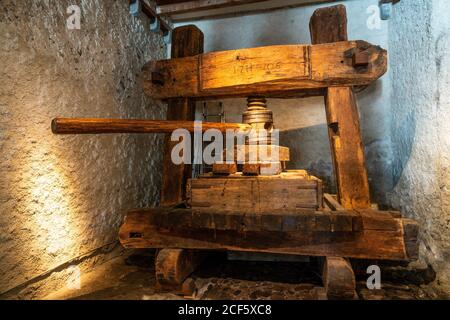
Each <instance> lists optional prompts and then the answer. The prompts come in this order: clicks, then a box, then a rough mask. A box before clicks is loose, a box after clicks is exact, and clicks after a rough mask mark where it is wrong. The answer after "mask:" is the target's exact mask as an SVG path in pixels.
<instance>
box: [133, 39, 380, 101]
mask: <svg viewBox="0 0 450 320" xmlns="http://www.w3.org/2000/svg"><path fill="white" fill-rule="evenodd" d="M360 51H364V52H365V53H366V54H367V57H368V60H369V63H368V65H367V66H365V67H357V68H355V67H354V66H353V55H354V53H355V52H360ZM386 69H387V53H386V51H385V50H383V49H382V48H380V47H378V46H373V45H371V44H369V43H367V42H364V41H343V42H339V43H330V44H321V45H313V46H311V45H284V46H267V47H258V48H250V49H238V50H230V51H221V52H211V53H207V54H202V55H198V56H195V57H188V58H180V59H170V60H160V61H150V62H149V63H147V64H146V65H145V66H144V68H143V71H142V74H141V79H142V85H143V88H144V90H145V92H146V93H147V94H148V95H150V96H152V97H154V98H159V99H166V98H172V97H195V98H197V99H199V98H213V97H232V96H246V95H250V94H263V95H265V96H280V95H281V94H283V93H284V94H287V95H288V96H290V97H292V96H294V95H295V93H298V95H300V96H302V95H308V92H307V91H311V93H310V94H311V95H317V94H320V93H321V91H320V90H321V89H324V88H326V87H329V86H339V85H367V84H369V83H371V82H373V81H375V80H376V79H378V78H379V77H381V76H382V75H383V74H384V73H385V72H386ZM154 73H157V74H158V75H159V76H158V79H157V81H156V80H155V79H154V77H153V78H152V74H154ZM161 78H162V79H163V80H162V81H161ZM305 90H306V91H305Z"/></svg>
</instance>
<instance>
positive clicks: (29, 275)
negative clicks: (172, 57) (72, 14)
mask: <svg viewBox="0 0 450 320" xmlns="http://www.w3.org/2000/svg"><path fill="white" fill-rule="evenodd" d="M71 4H79V5H80V7H81V16H82V18H81V30H68V29H67V27H66V19H67V17H68V15H67V14H66V8H67V7H68V6H69V5H71ZM128 10H129V8H128V3H127V1H112V0H108V1H104V0H90V1H68V0H61V1H60V0H58V1H50V0H38V1H13V0H2V1H0V83H1V86H0V156H1V161H0V293H4V292H5V291H8V290H9V289H11V288H13V287H16V286H18V285H20V284H22V283H24V282H26V281H27V280H30V279H33V278H35V277H37V276H39V275H43V274H45V272H47V271H48V270H52V269H53V268H57V267H58V266H60V265H61V264H64V263H65V262H67V261H70V260H71V259H74V258H76V257H79V256H82V255H84V254H89V253H90V252H91V251H92V250H94V249H96V248H99V247H102V246H105V245H107V244H109V243H111V242H114V241H115V240H116V239H117V232H118V227H119V225H120V223H121V221H122V218H123V214H124V213H125V212H126V210H128V209H130V208H133V207H137V206H144V205H154V204H155V203H156V202H157V201H158V198H159V185H160V172H161V156H160V155H161V151H162V137H161V136H158V135H104V136H92V135H87V136H55V135H52V133H51V131H50V121H51V119H52V118H53V117H56V116H65V117H111V118H112V117H123V118H147V119H160V118H163V117H164V116H165V107H164V105H161V104H160V103H157V102H154V101H152V100H150V99H149V98H147V97H145V96H144V95H143V93H142V89H141V88H140V85H139V83H138V82H137V75H138V74H139V71H140V69H141V67H142V65H143V64H144V63H145V62H146V61H148V60H150V59H161V58H164V57H165V54H166V46H165V44H164V42H163V41H162V37H161V36H160V35H158V34H154V33H151V32H150V31H149V28H148V23H149V22H148V21H147V18H145V17H140V18H134V17H132V16H130V14H129V12H128ZM81 271H83V270H81ZM67 276H68V274H67V273H63V272H62V273H61V272H60V274H59V275H58V273H57V272H55V273H54V274H50V276H49V277H50V278H53V280H55V281H54V283H58V282H57V279H58V278H61V277H62V278H64V277H67ZM45 277H46V276H44V278H45ZM61 283H62V284H64V282H61ZM51 288H52V287H51V286H50V287H46V290H47V293H48V290H51ZM53 289H54V287H53ZM42 294H43V293H42V292H38V291H36V292H33V293H32V295H34V296H35V297H39V296H40V295H42Z"/></svg>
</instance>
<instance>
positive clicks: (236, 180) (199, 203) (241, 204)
mask: <svg viewBox="0 0 450 320" xmlns="http://www.w3.org/2000/svg"><path fill="white" fill-rule="evenodd" d="M189 187H190V189H189V190H188V191H187V193H188V198H189V202H188V203H189V205H190V206H192V208H198V207H201V208H205V207H208V208H210V209H217V210H231V211H240V212H252V213H264V212H271V211H273V210H295V209H302V208H309V209H319V208H322V182H321V181H320V180H319V179H317V178H315V177H312V176H308V175H304V174H303V172H295V171H294V172H285V173H283V174H281V175H277V176H254V177H253V176H243V175H241V174H235V175H230V176H226V177H215V178H214V177H200V178H197V179H192V180H190V183H189ZM269 199H270V201H269Z"/></svg>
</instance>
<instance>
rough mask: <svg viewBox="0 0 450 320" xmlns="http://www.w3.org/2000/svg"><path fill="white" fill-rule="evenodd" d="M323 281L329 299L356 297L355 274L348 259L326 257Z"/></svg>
mask: <svg viewBox="0 0 450 320" xmlns="http://www.w3.org/2000/svg"><path fill="white" fill-rule="evenodd" d="M322 281H323V285H324V287H325V290H326V294H327V298H328V299H330V300H334V299H339V300H342V299H354V298H356V280H355V274H354V273H353V269H352V266H351V265H350V263H349V262H348V260H346V259H344V258H341V257H326V258H325V259H324V264H323V271H322Z"/></svg>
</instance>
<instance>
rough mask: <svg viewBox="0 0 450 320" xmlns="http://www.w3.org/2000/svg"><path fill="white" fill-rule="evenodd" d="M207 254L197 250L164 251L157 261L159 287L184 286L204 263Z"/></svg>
mask: <svg viewBox="0 0 450 320" xmlns="http://www.w3.org/2000/svg"><path fill="white" fill-rule="evenodd" d="M204 258H205V253H204V252H201V251H197V250H182V249H162V250H160V251H159V252H158V254H157V256H156V259H155V273H156V281H157V285H158V286H160V287H164V286H171V285H172V286H173V285H178V286H180V285H182V284H183V282H184V281H185V280H186V278H187V277H188V276H189V275H190V274H191V273H192V272H194V270H195V269H196V268H197V267H198V266H199V265H200V264H201V263H202V261H203V260H204Z"/></svg>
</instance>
